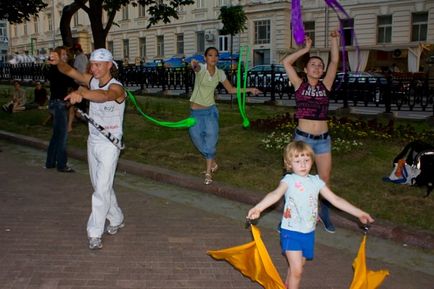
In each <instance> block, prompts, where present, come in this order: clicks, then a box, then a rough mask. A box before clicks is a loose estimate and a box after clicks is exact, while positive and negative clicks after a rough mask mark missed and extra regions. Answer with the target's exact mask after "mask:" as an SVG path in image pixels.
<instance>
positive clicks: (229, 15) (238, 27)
mask: <svg viewBox="0 0 434 289" xmlns="http://www.w3.org/2000/svg"><path fill="white" fill-rule="evenodd" d="M218 19H220V20H221V21H222V24H223V28H222V29H221V30H220V34H222V35H228V34H229V35H231V64H232V53H233V38H234V35H236V34H238V33H240V32H243V31H244V30H245V29H247V27H246V21H247V16H246V14H245V13H244V10H243V7H242V6H240V5H237V6H230V7H227V6H223V7H222V8H220V15H219V18H218Z"/></svg>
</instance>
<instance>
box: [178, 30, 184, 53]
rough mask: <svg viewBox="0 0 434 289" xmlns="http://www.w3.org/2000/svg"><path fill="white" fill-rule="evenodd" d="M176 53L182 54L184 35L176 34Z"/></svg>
mask: <svg viewBox="0 0 434 289" xmlns="http://www.w3.org/2000/svg"><path fill="white" fill-rule="evenodd" d="M176 53H177V54H184V34H176Z"/></svg>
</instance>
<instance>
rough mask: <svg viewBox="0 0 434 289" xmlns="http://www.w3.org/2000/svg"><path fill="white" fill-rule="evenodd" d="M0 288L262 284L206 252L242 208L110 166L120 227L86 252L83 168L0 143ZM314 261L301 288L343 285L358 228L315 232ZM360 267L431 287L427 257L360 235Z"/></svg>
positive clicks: (222, 240)
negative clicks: (62, 169) (364, 240)
mask: <svg viewBox="0 0 434 289" xmlns="http://www.w3.org/2000/svg"><path fill="white" fill-rule="evenodd" d="M0 149H1V150H2V152H0V176H1V180H2V185H1V186H0V204H1V211H0V244H1V246H0V288H2V289H12V288H14V289H15V288H16V289H36V288H39V289H84V288H86V289H89V288H91V289H103V288H104V289H111V288H131V289H140V288H161V289H171V288H188V289H196V288H198V289H199V288H201V289H202V288H215V289H226V288H240V289H241V288H261V286H259V285H258V284H256V283H252V282H251V281H250V280H248V279H247V278H245V277H243V276H242V275H241V274H240V273H239V272H237V271H235V270H234V269H233V268H232V267H231V266H230V265H228V264H227V263H226V262H222V261H215V260H213V259H212V258H210V257H209V256H208V255H207V254H206V251H207V250H211V249H219V248H226V247H230V246H234V245H238V244H242V243H245V242H248V241H250V240H251V237H250V233H249V231H248V230H246V229H244V223H243V221H244V216H245V214H246V211H247V209H248V207H249V206H248V205H245V204H242V203H237V202H233V201H228V200H225V199H222V198H219V197H216V196H214V195H211V194H204V193H199V192H197V191H194V190H189V189H183V188H180V187H176V186H171V185H167V184H161V183H156V182H153V181H150V180H148V179H146V178H142V177H137V176H134V175H130V174H128V173H125V171H123V170H119V173H118V175H117V178H116V190H117V195H118V200H119V203H120V205H121V207H122V208H123V210H124V213H125V217H126V227H125V228H124V229H122V230H121V231H120V232H119V234H118V235H116V236H104V240H103V241H104V248H103V249H102V250H100V251H90V250H89V249H88V248H87V239H86V230H85V226H86V221H87V217H88V214H89V208H90V196H91V192H92V189H91V186H90V182H89V177H88V171H87V165H86V164H85V163H84V162H81V161H78V160H71V162H72V165H73V167H74V168H75V169H76V170H77V173H74V174H63V173H58V172H57V171H55V170H46V169H43V168H42V166H43V163H44V158H45V153H44V152H43V151H42V150H40V149H31V148H29V147H22V146H18V145H16V144H12V143H10V142H4V141H0ZM278 220H279V215H278V214H277V213H274V212H272V213H270V214H268V215H267V216H266V217H265V218H264V219H261V222H260V223H259V228H260V229H261V231H262V235H263V239H264V242H265V244H266V245H267V247H268V250H269V252H270V254H271V256H272V259H273V260H274V262H275V264H276V266H277V268H278V270H279V272H280V274H281V276H285V271H286V263H285V261H284V259H283V258H282V257H281V255H280V253H279V244H278V235H277V233H276V231H275V230H274V228H275V227H276V224H277V222H278ZM317 232H318V234H317V246H316V255H315V260H314V261H312V262H308V263H307V265H306V270H305V276H304V279H303V283H302V288H304V289H322V288H324V289H328V288H330V289H331V288H335V289H340V288H348V286H349V283H350V282H351V278H352V269H351V263H352V261H353V258H354V257H355V254H356V251H357V248H358V246H359V243H360V238H361V234H360V233H355V232H351V231H346V230H344V229H340V230H339V232H338V233H336V234H334V235H332V234H326V233H324V232H323V231H322V230H318V231H317ZM367 254H368V257H370V258H369V259H368V266H369V267H370V269H372V270H377V269H383V268H387V269H389V270H390V271H391V275H390V276H389V277H388V278H387V280H386V281H385V283H384V284H383V286H382V287H381V288H390V289H412V288H414V289H420V288H432V284H434V271H433V270H432V268H434V254H433V253H432V252H431V253H429V252H423V251H421V250H418V249H414V248H410V247H409V246H408V247H405V246H401V245H396V243H392V242H390V241H385V240H383V239H378V238H376V237H373V236H369V238H368V248H367Z"/></svg>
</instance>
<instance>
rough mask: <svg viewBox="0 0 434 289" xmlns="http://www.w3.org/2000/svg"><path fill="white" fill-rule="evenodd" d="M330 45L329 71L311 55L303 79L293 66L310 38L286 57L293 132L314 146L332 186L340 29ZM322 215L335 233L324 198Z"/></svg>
mask: <svg viewBox="0 0 434 289" xmlns="http://www.w3.org/2000/svg"><path fill="white" fill-rule="evenodd" d="M330 47H331V48H330V63H329V65H328V67H327V71H326V72H325V65H324V62H323V60H322V59H321V58H320V57H318V56H310V58H309V60H308V61H307V63H306V66H305V68H304V72H305V73H306V79H302V78H300V76H299V75H298V74H297V71H296V70H295V68H294V66H293V65H294V63H295V61H296V60H297V59H299V58H300V57H301V56H303V55H305V54H307V53H309V51H310V49H311V48H312V39H310V37H308V36H306V38H305V47H303V48H301V49H299V50H297V51H295V52H294V53H292V54H290V55H288V56H286V57H285V58H284V59H283V65H284V67H285V70H286V73H287V75H288V78H289V80H290V82H291V83H292V85H293V86H294V89H295V103H296V112H295V118H296V119H297V120H298V124H297V128H296V129H295V132H294V140H302V141H304V142H306V143H308V144H309V145H310V146H311V147H312V148H313V150H314V152H315V163H316V169H317V172H318V174H319V176H320V178H321V179H322V180H323V181H324V182H325V183H326V184H327V185H328V186H329V187H330V174H331V169H332V153H331V143H332V141H331V137H330V135H329V132H328V109H329V94H330V91H331V89H332V87H333V82H334V80H335V77H336V72H337V69H338V63H339V32H338V31H332V32H331V33H330ZM324 72H325V75H324ZM319 218H320V220H321V222H322V223H323V224H324V229H325V230H326V231H327V232H329V233H334V232H335V230H336V229H335V226H334V225H333V223H332V222H331V220H330V215H329V203H328V202H327V201H326V200H322V201H321V210H320V213H319Z"/></svg>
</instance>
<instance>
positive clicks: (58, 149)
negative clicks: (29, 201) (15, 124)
mask: <svg viewBox="0 0 434 289" xmlns="http://www.w3.org/2000/svg"><path fill="white" fill-rule="evenodd" d="M54 51H55V52H56V53H57V54H58V55H60V57H61V58H62V60H63V61H65V62H66V61H68V52H67V48H66V47H64V46H59V47H56V48H55V49H54ZM46 76H47V79H48V80H49V81H50V95H51V96H50V102H49V104H48V109H49V112H50V113H51V115H52V120H53V134H52V136H51V139H50V144H49V145H48V150H47V160H46V162H45V168H47V169H51V168H57V170H58V171H59V172H63V173H72V172H74V170H73V169H72V168H71V167H69V166H68V164H67V162H68V156H67V152H66V145H67V141H68V131H67V121H68V106H69V104H68V102H66V101H65V100H64V98H65V96H67V95H68V93H69V91H70V90H71V89H72V88H73V87H74V86H76V84H75V82H74V80H73V79H72V78H70V77H68V76H66V75H64V74H63V73H61V72H60V71H59V69H58V68H57V66H56V65H50V68H49V69H48V72H47V75H46Z"/></svg>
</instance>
